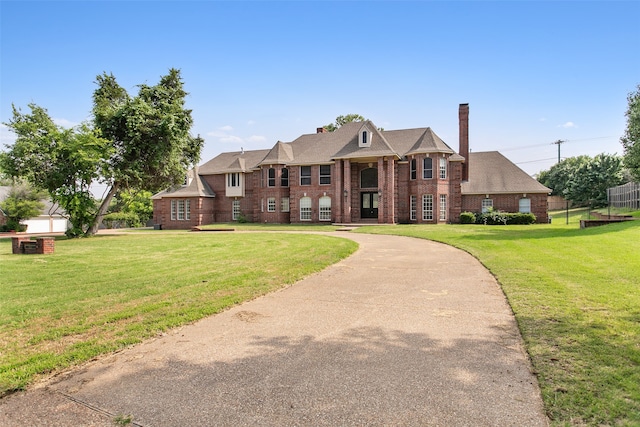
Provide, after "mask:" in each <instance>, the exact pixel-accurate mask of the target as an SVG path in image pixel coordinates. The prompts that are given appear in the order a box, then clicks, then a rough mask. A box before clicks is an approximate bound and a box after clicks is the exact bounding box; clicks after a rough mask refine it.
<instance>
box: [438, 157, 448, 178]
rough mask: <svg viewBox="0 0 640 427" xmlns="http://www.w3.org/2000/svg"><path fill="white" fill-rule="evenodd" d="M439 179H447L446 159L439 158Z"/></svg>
mask: <svg viewBox="0 0 640 427" xmlns="http://www.w3.org/2000/svg"><path fill="white" fill-rule="evenodd" d="M439 163H440V179H447V159H446V158H444V157H440V161H439Z"/></svg>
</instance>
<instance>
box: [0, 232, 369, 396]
mask: <svg viewBox="0 0 640 427" xmlns="http://www.w3.org/2000/svg"><path fill="white" fill-rule="evenodd" d="M356 248H357V245H356V244H355V243H354V242H352V241H350V240H345V239H339V238H335V237H329V236H323V235H303V234H286V233H277V234H276V233H226V232H223V233H216V232H207V233H175V232H163V231H156V232H152V233H127V234H126V235H114V236H98V237H94V238H89V239H75V240H64V239H61V240H57V241H56V248H55V253H54V254H52V255H46V256H43V255H13V254H11V240H10V239H3V240H0V396H2V395H3V394H5V393H7V392H10V391H13V390H18V389H21V388H24V387H25V386H26V385H28V384H30V383H31V382H33V381H34V379H36V378H37V377H38V376H39V375H41V374H45V373H50V372H55V371H58V370H60V369H62V368H65V367H68V366H72V365H74V364H78V363H81V362H83V361H86V360H88V359H90V358H92V357H95V356H96V355H99V354H103V353H107V352H111V351H114V350H117V349H120V348H123V347H125V346H128V345H131V344H134V343H137V342H140V341H141V340H143V339H145V338H148V337H151V336H154V335H156V334H158V333H161V332H162V331H166V330H167V329H169V328H172V327H175V326H179V325H183V324H186V323H189V322H193V321H195V320H197V319H200V318H202V317H205V316H207V315H210V314H213V313H217V312H220V311H221V310H224V309H225V308H228V307H229V306H232V305H234V304H237V303H239V302H242V301H246V300H249V299H252V298H255V297H257V296H259V295H262V294H265V293H267V292H270V291H273V290H275V289H278V288H281V287H283V286H285V285H288V284H291V283H294V282H295V281H297V280H299V279H301V278H303V277H304V276H307V275H309V274H311V273H313V272H316V271H319V270H321V269H323V268H325V267H326V266H328V265H330V264H333V263H335V262H337V261H339V260H340V259H342V258H344V257H346V256H348V255H349V254H351V253H352V252H353V251H354V250H355V249H356Z"/></svg>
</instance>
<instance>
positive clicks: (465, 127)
mask: <svg viewBox="0 0 640 427" xmlns="http://www.w3.org/2000/svg"><path fill="white" fill-rule="evenodd" d="M458 120H459V122H460V141H459V144H460V149H459V153H458V154H460V155H461V156H462V157H464V161H465V162H464V163H463V164H462V180H463V181H469V104H460V108H459V109H458Z"/></svg>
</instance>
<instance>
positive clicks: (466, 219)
mask: <svg viewBox="0 0 640 427" xmlns="http://www.w3.org/2000/svg"><path fill="white" fill-rule="evenodd" d="M475 223H476V215H475V214H474V213H473V212H462V213H461V214H460V224H475Z"/></svg>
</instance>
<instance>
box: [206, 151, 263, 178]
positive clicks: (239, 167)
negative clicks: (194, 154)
mask: <svg viewBox="0 0 640 427" xmlns="http://www.w3.org/2000/svg"><path fill="white" fill-rule="evenodd" d="M270 151H271V150H251V151H235V152H232V153H222V154H220V155H218V156H216V157H214V158H213V159H211V160H209V161H208V162H206V163H205V164H203V165H202V166H200V168H199V170H198V173H199V174H200V175H215V174H223V173H230V172H249V171H250V170H252V169H255V168H256V167H257V166H258V165H259V164H260V162H262V160H263V159H264V158H265V157H266V155H267V154H269V152H270Z"/></svg>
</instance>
